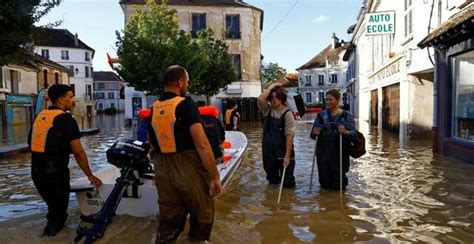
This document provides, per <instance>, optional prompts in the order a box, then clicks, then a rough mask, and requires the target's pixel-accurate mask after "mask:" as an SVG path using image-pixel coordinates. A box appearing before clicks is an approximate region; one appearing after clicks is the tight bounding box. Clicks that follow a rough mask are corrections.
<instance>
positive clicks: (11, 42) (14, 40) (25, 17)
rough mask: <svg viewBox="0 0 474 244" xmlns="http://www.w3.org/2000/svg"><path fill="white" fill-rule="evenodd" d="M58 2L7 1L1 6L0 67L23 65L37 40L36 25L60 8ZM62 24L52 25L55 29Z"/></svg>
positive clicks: (40, 0)
mask: <svg viewBox="0 0 474 244" xmlns="http://www.w3.org/2000/svg"><path fill="white" fill-rule="evenodd" d="M59 4H60V1H58V0H43V1H42V0H21V1H18V0H5V1H2V4H0V66H2V65H6V64H10V63H16V64H19V63H23V62H25V61H26V60H27V59H29V58H31V55H29V54H28V51H29V49H31V48H32V46H31V43H33V41H34V39H35V31H36V29H35V27H34V23H36V22H38V21H39V20H40V19H41V18H43V17H44V16H45V15H46V14H48V12H49V11H50V10H51V9H52V8H54V7H56V6H58V5H59ZM60 23H61V22H60V21H57V22H54V23H50V24H48V25H46V26H45V27H49V28H51V27H54V26H57V25H59V24H60Z"/></svg>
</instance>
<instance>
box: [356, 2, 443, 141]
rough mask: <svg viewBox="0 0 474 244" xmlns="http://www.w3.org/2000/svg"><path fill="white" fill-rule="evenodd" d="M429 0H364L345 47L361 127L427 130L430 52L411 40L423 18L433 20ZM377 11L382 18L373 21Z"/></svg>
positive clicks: (411, 133)
mask: <svg viewBox="0 0 474 244" xmlns="http://www.w3.org/2000/svg"><path fill="white" fill-rule="evenodd" d="M433 3H435V2H434V1H431V2H428V1H410V0H404V1H388V0H366V1H364V7H363V8H362V10H361V11H360V13H359V16H358V21H357V24H356V26H355V27H354V30H353V32H352V40H351V45H352V46H353V48H352V50H351V51H350V52H353V53H352V54H350V55H352V60H351V61H352V62H354V63H353V65H354V68H353V74H355V75H354V77H353V78H352V79H353V81H354V84H353V85H352V87H353V88H354V89H355V91H354V97H355V99H356V102H355V104H357V105H356V106H357V108H356V110H355V111H357V113H358V114H357V116H358V117H359V122H360V123H359V125H360V126H361V127H362V128H365V129H367V130H368V128H369V127H370V126H376V127H378V128H380V129H382V130H384V131H390V132H393V133H396V134H398V135H399V136H400V139H401V140H406V139H409V138H423V137H429V136H430V135H431V131H432V126H433V80H434V77H433V74H434V72H433V71H434V69H433V64H432V63H431V62H430V57H431V55H429V54H428V53H427V52H426V50H421V49H420V48H418V47H417V46H416V45H417V43H418V42H419V41H420V40H421V39H422V38H424V36H425V35H426V30H427V29H428V24H430V25H431V26H432V27H436V26H437V23H436V19H437V18H435V17H433V16H437V14H438V11H440V9H439V8H440V7H439V6H437V5H436V7H435V4H433ZM432 8H433V14H432V15H431V12H432V11H431V10H432ZM377 15H378V16H383V18H384V19H386V20H387V23H377ZM430 15H431V17H430ZM374 16H375V17H374ZM419 20H430V21H419ZM428 22H429V23H428ZM378 27H385V28H386V29H387V32H384V30H385V29H383V28H381V29H379V30H381V32H379V33H377V29H374V28H378ZM374 32H375V33H374ZM347 58H348V60H349V58H350V56H348V57H347Z"/></svg>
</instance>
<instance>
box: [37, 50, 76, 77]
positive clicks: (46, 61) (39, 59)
mask: <svg viewBox="0 0 474 244" xmlns="http://www.w3.org/2000/svg"><path fill="white" fill-rule="evenodd" d="M35 62H36V63H40V64H43V65H45V66H49V67H52V68H55V69H59V70H62V71H65V72H68V73H69V69H68V68H66V67H64V66H62V65H60V64H58V63H56V62H54V61H52V60H50V59H47V58H45V57H43V56H41V55H38V54H35Z"/></svg>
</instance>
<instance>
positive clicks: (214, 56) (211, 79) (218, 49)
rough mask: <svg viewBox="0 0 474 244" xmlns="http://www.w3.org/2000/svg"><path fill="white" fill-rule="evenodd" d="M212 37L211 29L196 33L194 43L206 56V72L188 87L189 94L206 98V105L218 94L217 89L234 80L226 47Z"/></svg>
mask: <svg viewBox="0 0 474 244" xmlns="http://www.w3.org/2000/svg"><path fill="white" fill-rule="evenodd" d="M213 35H214V33H213V31H212V30H211V29H206V30H203V31H199V32H198V37H199V39H198V40H197V41H196V42H197V43H198V45H199V46H200V48H201V50H202V51H203V52H204V53H205V54H207V57H206V62H207V70H206V72H204V73H203V74H202V75H201V77H200V78H199V79H197V80H195V82H193V83H192V84H191V85H190V87H189V91H190V92H191V93H195V94H200V95H204V96H206V100H207V103H208V104H209V102H210V97H211V96H213V95H216V94H217V93H219V88H223V87H225V86H227V85H228V84H230V83H232V81H234V80H235V79H236V76H235V72H234V69H233V66H232V62H231V59H230V56H229V54H228V53H227V49H228V47H227V45H226V44H225V43H224V42H223V41H221V40H216V39H214V38H213V37H212V36H213Z"/></svg>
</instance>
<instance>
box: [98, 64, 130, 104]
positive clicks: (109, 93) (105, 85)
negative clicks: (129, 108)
mask: <svg viewBox="0 0 474 244" xmlns="http://www.w3.org/2000/svg"><path fill="white" fill-rule="evenodd" d="M122 87H124V86H123V85H122V80H121V79H120V77H119V76H118V75H117V74H115V73H114V72H111V71H98V72H94V96H95V99H96V102H97V107H96V109H97V112H98V113H101V112H104V110H105V109H111V108H115V109H117V111H118V112H124V111H125V100H124V99H120V90H121V89H122Z"/></svg>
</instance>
